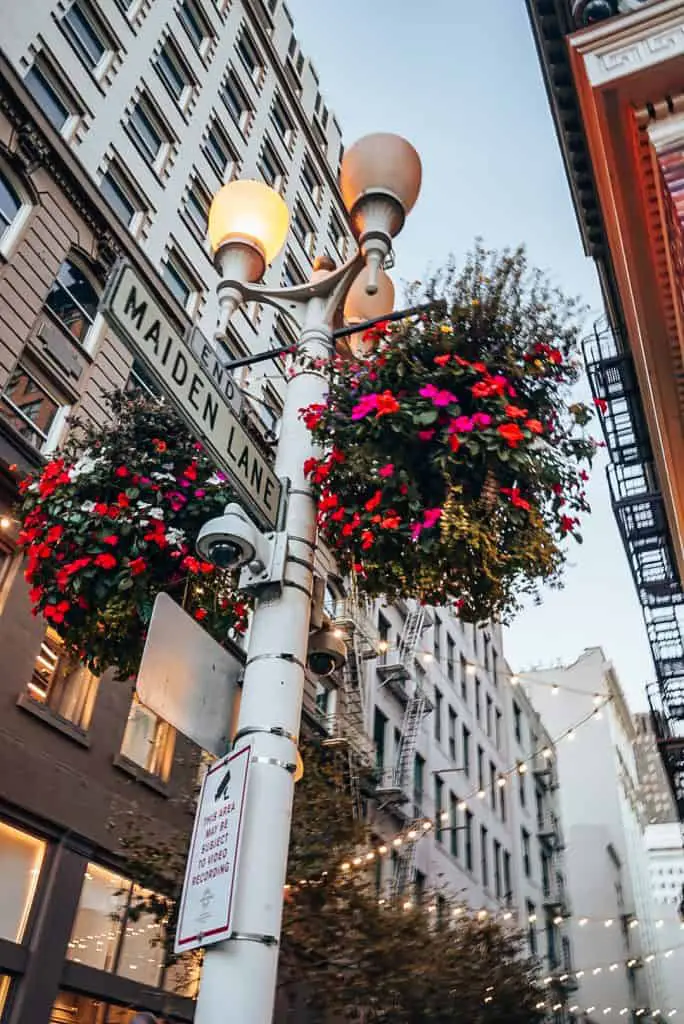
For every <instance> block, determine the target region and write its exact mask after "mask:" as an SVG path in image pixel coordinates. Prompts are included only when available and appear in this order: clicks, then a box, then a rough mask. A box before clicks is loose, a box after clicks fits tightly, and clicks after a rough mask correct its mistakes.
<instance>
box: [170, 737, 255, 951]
mask: <svg viewBox="0 0 684 1024" xmlns="http://www.w3.org/2000/svg"><path fill="white" fill-rule="evenodd" d="M251 754H252V748H251V746H249V745H247V746H244V747H241V748H240V750H237V751H236V752H235V753H233V754H229V755H228V756H227V757H224V758H222V759H221V760H220V761H217V762H216V763H215V764H213V765H212V766H211V768H210V769H209V770H208V772H207V774H206V776H205V779H204V785H203V786H202V793H201V795H200V799H199V804H198V806H197V814H196V817H195V827H194V829H193V832H192V842H191V844H190V854H189V856H188V863H187V865H186V868H185V881H184V883H183V893H182V895H181V902H180V911H179V914H178V928H177V931H176V945H175V950H176V953H184V952H186V951H187V950H189V949H198V948H199V947H201V946H210V945H211V944H212V943H214V942H223V941H224V940H225V939H227V938H228V937H229V936H230V933H231V930H232V916H233V897H234V895H235V880H236V877H237V869H238V864H239V856H240V836H241V833H242V819H243V814H244V809H245V794H246V792H247V779H248V777H249V774H248V773H249V763H250V759H251Z"/></svg>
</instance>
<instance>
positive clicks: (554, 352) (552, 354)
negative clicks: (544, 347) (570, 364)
mask: <svg viewBox="0 0 684 1024" xmlns="http://www.w3.org/2000/svg"><path fill="white" fill-rule="evenodd" d="M549 360H550V361H551V362H552V363H554V364H555V365H556V366H560V364H561V363H562V362H563V356H562V354H561V353H560V351H559V350H558V349H557V348H551V349H549Z"/></svg>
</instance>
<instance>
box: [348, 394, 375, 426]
mask: <svg viewBox="0 0 684 1024" xmlns="http://www.w3.org/2000/svg"><path fill="white" fill-rule="evenodd" d="M377 404H378V396H377V395H362V396H361V398H360V399H359V400H358V402H357V403H356V405H355V406H354V408H353V409H352V414H351V418H352V419H353V420H362V419H365V417H366V416H369V415H370V413H372V412H374V411H375V409H376V408H377Z"/></svg>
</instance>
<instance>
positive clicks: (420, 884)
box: [413, 871, 426, 906]
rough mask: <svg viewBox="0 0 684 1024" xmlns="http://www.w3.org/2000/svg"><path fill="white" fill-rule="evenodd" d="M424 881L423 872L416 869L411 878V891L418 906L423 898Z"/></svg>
mask: <svg viewBox="0 0 684 1024" xmlns="http://www.w3.org/2000/svg"><path fill="white" fill-rule="evenodd" d="M425 883H426V877H425V875H424V874H423V872H422V871H416V873H415V875H414V878H413V892H414V895H415V898H416V903H417V905H418V906H420V905H421V904H422V903H423V901H424V899H425Z"/></svg>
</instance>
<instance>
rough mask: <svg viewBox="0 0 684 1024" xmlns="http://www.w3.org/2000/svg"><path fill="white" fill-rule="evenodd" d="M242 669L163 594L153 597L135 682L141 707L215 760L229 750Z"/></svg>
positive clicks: (236, 661) (231, 655)
mask: <svg viewBox="0 0 684 1024" xmlns="http://www.w3.org/2000/svg"><path fill="white" fill-rule="evenodd" d="M242 671H243V664H242V661H241V660H240V658H238V657H237V655H235V654H232V653H231V652H230V651H227V650H225V648H223V647H221V645H220V644H219V643H217V642H216V640H214V639H213V637H211V636H209V634H208V633H207V632H206V631H205V630H204V629H202V627H201V626H200V625H199V623H197V622H195V620H194V619H193V618H191V616H190V615H188V614H187V612H184V611H183V609H182V608H181V607H179V605H177V604H176V602H175V601H173V600H172V599H171V598H170V597H169V595H168V594H158V595H157V598H156V600H155V602H154V608H153V610H152V618H151V620H150V626H149V629H148V631H147V639H146V640H145V650H144V651H143V656H142V660H141V662H140V667H139V669H138V676H137V679H136V682H135V689H136V692H137V694H138V696H139V698H140V700H141V701H142V703H143V704H145V705H146V707H148V708H150V710H151V711H154V713H155V714H156V715H159V717H160V718H163V719H164V721H166V722H169V723H170V724H171V725H172V726H173V727H174V729H177V730H178V732H181V733H183V735H184V736H187V737H188V739H190V740H192V742H193V743H196V744H197V746H198V747H201V748H202V749H203V750H207V751H208V752H209V753H210V754H214V756H215V757H223V755H224V754H225V752H226V750H227V749H228V746H229V743H230V739H231V735H232V733H233V729H232V726H233V723H234V721H235V718H236V712H237V708H238V705H239V696H240V690H239V687H238V680H239V679H240V676H241V674H242Z"/></svg>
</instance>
